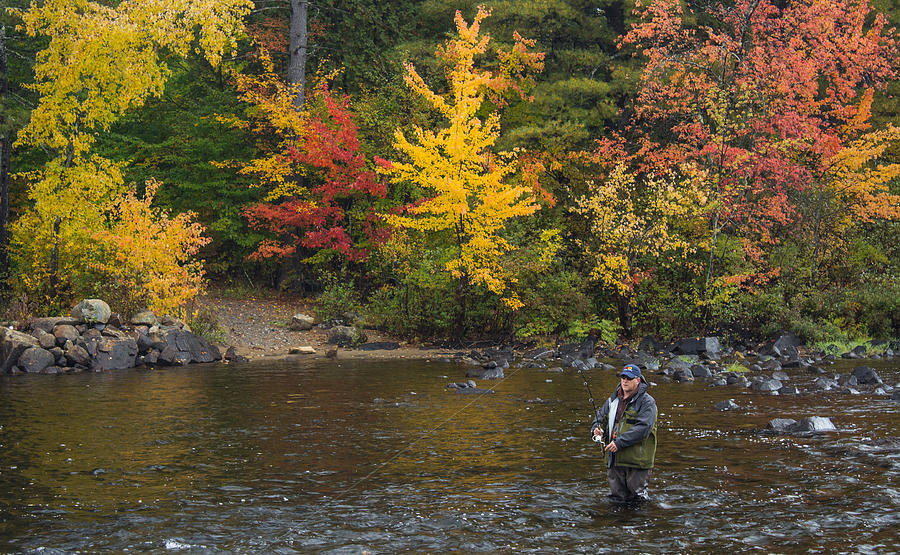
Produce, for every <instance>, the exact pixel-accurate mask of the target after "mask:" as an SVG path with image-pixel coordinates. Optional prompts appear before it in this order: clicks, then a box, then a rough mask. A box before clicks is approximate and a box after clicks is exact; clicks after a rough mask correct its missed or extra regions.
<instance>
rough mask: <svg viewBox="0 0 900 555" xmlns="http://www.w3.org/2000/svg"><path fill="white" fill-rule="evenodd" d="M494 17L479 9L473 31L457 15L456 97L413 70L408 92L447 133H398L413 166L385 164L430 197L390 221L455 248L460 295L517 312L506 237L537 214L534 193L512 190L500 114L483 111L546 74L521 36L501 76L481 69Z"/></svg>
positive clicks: (450, 46)
mask: <svg viewBox="0 0 900 555" xmlns="http://www.w3.org/2000/svg"><path fill="white" fill-rule="evenodd" d="M488 15H489V12H487V11H485V10H484V9H483V8H479V11H478V14H477V15H476V16H475V19H474V21H473V22H472V24H471V25H469V24H467V23H466V22H465V21H464V20H463V18H462V15H461V14H460V13H459V12H457V15H456V27H457V37H456V38H453V39H451V40H449V41H448V42H447V43H446V44H445V45H444V46H442V47H441V48H439V49H438V53H437V54H438V57H439V58H440V59H441V60H443V61H444V62H445V63H446V64H447V79H448V82H449V85H450V88H451V91H452V92H451V93H450V94H448V95H447V97H443V96H440V95H438V94H437V93H435V92H433V91H432V90H431V89H430V88H429V87H428V85H426V84H425V81H424V80H423V79H422V77H421V76H420V75H419V74H418V73H417V72H416V70H415V68H414V67H413V66H412V65H411V64H408V65H407V78H406V82H407V84H408V85H409V86H410V87H411V88H412V89H413V90H414V91H415V92H417V93H418V94H419V95H421V96H422V97H423V98H425V99H427V100H428V101H429V102H430V103H431V105H432V106H433V108H434V109H435V110H437V111H438V112H439V113H440V114H441V115H442V116H443V117H444V118H446V119H447V120H448V121H449V126H448V127H444V128H442V129H439V130H438V131H436V132H435V131H432V130H427V129H423V128H421V127H418V126H417V127H415V128H414V130H413V136H414V139H413V140H412V141H410V139H409V138H407V135H406V134H405V133H404V132H403V131H401V130H397V131H396V132H395V139H396V145H395V146H396V148H397V150H399V151H401V152H402V153H404V154H405V155H406V157H407V158H408V159H409V160H410V161H409V162H394V163H385V164H384V167H383V169H382V173H383V174H384V175H387V176H389V178H390V180H391V182H393V183H406V182H410V183H414V184H415V185H416V186H418V187H420V188H421V189H422V190H423V191H425V195H426V198H423V199H421V200H419V201H417V202H414V203H413V204H410V205H408V206H407V207H406V214H391V215H389V216H388V222H389V223H391V224H392V225H394V226H397V227H402V228H407V229H411V230H416V231H419V232H422V233H426V234H430V235H433V236H436V237H439V238H436V239H435V240H436V241H437V242H438V244H441V243H443V244H445V245H446V244H453V245H454V247H455V249H456V253H455V255H454V256H453V258H452V259H451V260H450V261H449V262H448V263H447V264H446V269H447V271H449V272H450V274H451V275H452V276H453V277H454V278H456V279H458V280H459V282H460V284H461V287H462V288H464V287H466V286H468V285H469V284H471V285H477V286H484V287H486V288H487V289H488V290H490V291H491V292H493V293H494V294H496V295H499V296H501V297H502V298H503V300H504V302H505V303H506V304H507V305H508V306H509V307H511V308H518V307H520V306H521V301H520V300H519V299H518V297H517V296H516V294H515V292H513V291H511V290H510V288H509V283H510V281H511V278H510V277H509V276H508V275H507V274H506V272H505V271H504V268H503V267H502V265H501V264H500V258H501V256H502V255H503V254H505V253H506V252H509V251H510V250H512V249H513V245H511V244H510V243H508V242H507V241H506V240H505V239H504V238H503V237H502V235H501V233H502V231H503V230H504V227H505V224H506V220H508V219H510V218H515V217H517V216H525V215H529V214H532V213H533V212H535V211H536V210H537V209H538V205H537V204H536V203H535V202H534V198H533V196H532V192H531V189H530V188H529V187H526V186H523V185H517V184H514V183H513V182H512V179H511V177H512V176H513V174H514V173H515V172H516V171H517V154H516V152H500V153H496V154H495V153H493V152H492V147H493V145H494V144H495V143H496V140H497V137H498V136H499V127H500V117H499V114H498V113H497V112H496V111H493V112H489V113H487V114H486V115H482V114H481V113H480V111H481V110H482V109H483V106H484V104H485V101H486V100H487V99H488V98H489V97H491V98H493V99H494V100H495V101H499V100H500V95H502V94H504V93H505V92H507V91H510V90H516V91H519V92H521V91H522V88H521V87H522V86H523V82H524V81H525V80H526V77H527V72H528V71H531V70H533V69H540V67H541V58H542V55H540V54H532V53H529V52H528V50H527V47H528V46H529V42H528V41H525V40H524V39H521V37H518V36H517V37H516V45H515V46H514V47H513V49H511V50H509V51H506V52H502V51H501V52H499V53H498V57H499V61H500V66H501V70H500V71H497V72H490V71H485V70H479V69H477V68H476V66H475V57H476V55H480V54H483V53H484V52H485V51H486V49H487V44H488V41H489V40H490V37H489V36H479V32H480V24H481V21H482V20H483V19H484V18H485V17H487V16H488ZM428 195H433V196H428Z"/></svg>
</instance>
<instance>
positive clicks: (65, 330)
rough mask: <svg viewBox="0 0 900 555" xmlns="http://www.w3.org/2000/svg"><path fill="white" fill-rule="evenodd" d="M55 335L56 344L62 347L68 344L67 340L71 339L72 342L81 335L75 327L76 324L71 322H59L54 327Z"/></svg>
mask: <svg viewBox="0 0 900 555" xmlns="http://www.w3.org/2000/svg"><path fill="white" fill-rule="evenodd" d="M53 337H54V338H56V344H57V345H59V346H60V347H62V346H63V345H65V344H66V341H71V342H72V343H75V342H77V341H78V338H79V337H80V335H79V334H78V330H77V329H75V326H72V325H70V324H57V325H56V326H54V327H53Z"/></svg>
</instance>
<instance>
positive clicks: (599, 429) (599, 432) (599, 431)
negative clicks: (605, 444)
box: [593, 426, 603, 437]
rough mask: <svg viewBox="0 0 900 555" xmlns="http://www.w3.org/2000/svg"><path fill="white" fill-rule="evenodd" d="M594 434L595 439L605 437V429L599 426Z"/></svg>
mask: <svg viewBox="0 0 900 555" xmlns="http://www.w3.org/2000/svg"><path fill="white" fill-rule="evenodd" d="M593 434H594V437H596V436H602V435H603V428H601V427H600V426H597V427H596V428H594V430H593Z"/></svg>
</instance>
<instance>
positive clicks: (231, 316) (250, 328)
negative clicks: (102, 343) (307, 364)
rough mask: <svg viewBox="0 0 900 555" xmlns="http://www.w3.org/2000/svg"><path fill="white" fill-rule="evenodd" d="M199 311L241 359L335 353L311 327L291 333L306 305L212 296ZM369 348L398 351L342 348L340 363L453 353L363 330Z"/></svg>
mask: <svg viewBox="0 0 900 555" xmlns="http://www.w3.org/2000/svg"><path fill="white" fill-rule="evenodd" d="M199 304H200V306H201V307H204V308H205V309H207V310H209V311H210V312H211V313H212V314H214V315H215V318H216V319H217V320H218V323H219V326H220V327H221V328H222V330H223V331H224V332H225V340H224V342H223V343H224V344H225V345H227V346H234V348H235V351H236V352H237V353H238V354H239V355H243V356H245V357H247V358H250V359H256V358H262V357H287V356H304V357H324V356H326V351H327V350H328V349H329V348H330V347H333V346H332V345H328V344H327V339H328V333H327V331H326V330H323V329H320V328H318V327H313V329H311V330H309V331H293V330H291V329H290V324H291V318H292V317H293V316H294V315H295V314H298V313H302V314H307V315H310V316H315V314H316V312H315V308H314V304H313V303H312V302H310V300H309V299H304V298H302V297H297V296H293V295H289V294H285V293H263V294H255V293H254V294H249V295H245V296H235V295H225V294H222V293H217V292H211V293H208V294H206V295H204V296H203V297H201V298H200V299H199ZM365 333H366V336H367V340H368V342H383V341H393V342H397V343H399V344H400V346H399V348H397V349H390V350H388V349H378V350H366V351H364V350H360V349H351V348H345V347H340V348H338V355H337V356H338V357H339V358H445V357H447V356H450V355H451V354H453V353H455V352H457V351H454V350H442V349H433V348H424V347H422V346H419V345H412V344H409V343H407V342H406V341H404V340H401V339H397V338H395V337H391V336H388V335H386V334H383V333H381V332H378V331H375V330H369V329H367V330H365ZM302 347H311V348H312V349H313V350H314V351H315V352H314V353H312V354H303V355H292V354H291V350H292V349H300V348H302Z"/></svg>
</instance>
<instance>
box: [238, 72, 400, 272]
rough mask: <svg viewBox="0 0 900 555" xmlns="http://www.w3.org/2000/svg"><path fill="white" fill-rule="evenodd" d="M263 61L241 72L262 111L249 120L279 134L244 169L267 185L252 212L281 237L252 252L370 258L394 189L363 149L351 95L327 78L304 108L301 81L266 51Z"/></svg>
mask: <svg viewBox="0 0 900 555" xmlns="http://www.w3.org/2000/svg"><path fill="white" fill-rule="evenodd" d="M261 62H262V64H263V67H264V71H263V72H261V74H259V75H256V76H252V75H240V74H235V79H236V83H237V86H238V88H239V90H240V91H241V94H242V97H243V98H244V99H245V100H246V101H247V102H248V103H250V104H251V106H253V112H254V114H252V117H250V118H248V120H247V121H245V122H243V123H242V124H244V125H250V126H252V127H253V128H254V133H255V134H256V135H257V136H259V137H261V138H263V137H265V138H266V139H272V138H275V144H273V145H269V146H266V147H265V148H263V154H264V155H263V156H261V157H259V158H256V159H254V160H252V161H251V162H250V163H249V164H247V165H246V166H244V167H243V168H242V169H241V170H240V172H241V173H244V174H247V175H250V176H253V177H254V179H255V180H256V186H258V187H262V188H263V189H264V190H265V191H266V197H265V199H264V201H265V202H262V203H257V204H254V205H251V206H249V207H247V208H246V209H245V211H244V215H245V216H246V217H247V218H248V219H249V221H250V223H251V225H252V226H254V227H255V228H257V229H260V230H265V231H268V232H270V233H271V234H272V236H273V237H272V238H270V239H267V240H264V241H263V242H262V243H261V244H260V245H259V248H258V249H257V250H256V252H255V253H254V254H253V255H252V257H253V258H256V259H264V258H276V259H284V258H291V257H296V256H297V255H303V256H302V258H304V259H307V260H308V259H309V258H310V257H315V256H316V255H318V258H320V259H321V258H323V257H326V258H327V253H337V254H339V255H340V256H342V257H343V258H344V259H345V260H349V261H360V260H365V259H366V258H367V257H368V255H369V252H370V250H371V248H372V247H373V246H375V245H377V243H378V242H379V241H380V240H381V237H382V234H383V232H384V227H385V226H384V225H383V224H382V223H381V221H380V219H379V218H378V216H377V212H376V203H377V201H378V199H381V198H384V196H385V192H386V188H385V183H384V181H383V179H381V178H380V177H379V176H378V175H377V174H376V172H375V170H374V168H372V167H370V166H371V164H370V162H369V161H368V159H367V157H366V155H365V154H364V153H363V151H362V149H361V144H360V140H359V137H358V134H357V127H356V124H355V122H354V121H353V116H352V114H351V113H350V109H349V98H348V97H346V96H343V95H335V94H334V93H332V92H331V91H330V90H329V89H328V85H327V80H323V81H322V82H321V83H320V84H319V85H317V86H316V87H315V88H314V89H313V91H312V92H311V94H309V95H308V96H307V101H306V104H305V108H304V109H303V110H300V111H298V110H297V109H296V104H295V100H296V96H295V90H296V87H295V86H292V85H290V84H288V83H285V82H284V81H283V80H282V79H281V78H280V77H279V76H278V75H277V74H276V73H275V71H274V66H273V65H272V64H271V62H270V61H269V60H268V58H267V56H266V55H263V57H262V59H261Z"/></svg>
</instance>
